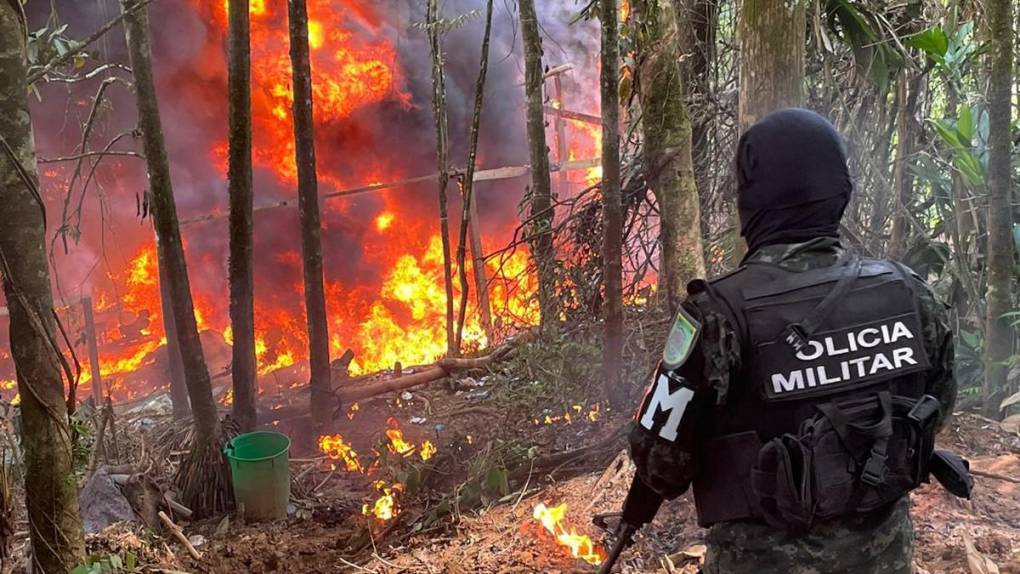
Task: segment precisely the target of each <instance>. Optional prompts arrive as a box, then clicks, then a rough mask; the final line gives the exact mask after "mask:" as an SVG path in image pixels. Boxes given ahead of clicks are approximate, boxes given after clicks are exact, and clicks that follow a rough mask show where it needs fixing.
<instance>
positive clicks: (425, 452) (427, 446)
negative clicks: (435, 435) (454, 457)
mask: <svg viewBox="0 0 1020 574" xmlns="http://www.w3.org/2000/svg"><path fill="white" fill-rule="evenodd" d="M436 450H437V449H436V446H435V445H434V444H432V441H430V440H427V441H425V442H423V443H421V450H420V451H418V455H419V456H420V457H421V459H422V460H428V459H430V458H432V456H433V455H435V454H436Z"/></svg>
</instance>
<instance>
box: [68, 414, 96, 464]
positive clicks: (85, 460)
mask: <svg viewBox="0 0 1020 574" xmlns="http://www.w3.org/2000/svg"><path fill="white" fill-rule="evenodd" d="M68 424H69V425H70V427H71V429H70V430H71V436H72V437H74V440H73V441H72V444H71V467H72V468H73V469H74V473H75V475H82V474H84V472H85V469H86V468H87V467H88V464H89V458H90V457H91V456H92V448H93V444H94V443H95V437H94V429H93V428H92V419H91V418H89V417H88V416H86V415H83V414H82V412H81V411H78V412H75V413H74V414H73V415H71V416H70V417H68Z"/></svg>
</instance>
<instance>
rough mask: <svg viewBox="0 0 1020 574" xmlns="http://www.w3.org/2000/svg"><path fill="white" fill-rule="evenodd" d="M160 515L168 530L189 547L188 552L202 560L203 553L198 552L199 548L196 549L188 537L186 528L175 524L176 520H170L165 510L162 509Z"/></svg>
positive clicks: (196, 558)
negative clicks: (185, 531)
mask: <svg viewBox="0 0 1020 574" xmlns="http://www.w3.org/2000/svg"><path fill="white" fill-rule="evenodd" d="M158 516H159V519H160V520H162V521H163V525H164V526H166V527H167V530H169V531H170V534H173V535H174V538H176V539H177V541H178V542H180V543H181V544H183V545H184V547H185V548H187V549H188V554H191V557H192V558H194V559H195V560H201V559H202V555H201V554H199V553H198V550H195V547H194V546H193V545H192V544H191V541H190V540H188V537H187V536H185V535H184V530H183V529H182V528H181V527H180V526H177V525H176V524H174V521H173V520H170V517H169V516H167V515H166V513H165V512H163V511H162V510H160V511H159V514H158Z"/></svg>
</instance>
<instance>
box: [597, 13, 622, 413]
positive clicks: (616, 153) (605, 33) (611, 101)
mask: <svg viewBox="0 0 1020 574" xmlns="http://www.w3.org/2000/svg"><path fill="white" fill-rule="evenodd" d="M601 3H602V12H601V16H600V18H601V20H602V70H601V78H600V89H601V101H602V201H603V208H602V234H603V235H602V266H603V282H604V288H605V313H606V316H605V332H604V340H603V347H602V379H603V384H605V392H606V398H608V399H609V404H610V405H611V406H612V407H614V408H618V407H620V406H621V405H622V403H623V400H624V398H625V396H626V393H625V392H624V389H623V387H622V385H621V379H620V375H621V370H622V368H623V202H622V199H621V193H620V88H619V84H620V38H619V23H618V21H617V18H618V16H617V13H618V9H617V4H616V0H601Z"/></svg>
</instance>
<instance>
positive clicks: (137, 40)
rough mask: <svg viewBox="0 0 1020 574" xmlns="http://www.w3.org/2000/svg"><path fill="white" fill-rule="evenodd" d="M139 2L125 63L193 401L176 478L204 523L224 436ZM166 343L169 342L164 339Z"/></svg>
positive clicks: (145, 15)
mask: <svg viewBox="0 0 1020 574" xmlns="http://www.w3.org/2000/svg"><path fill="white" fill-rule="evenodd" d="M138 1H139V0H121V12H122V13H125V14H127V16H126V17H125V18H124V30H125V33H126V35H127V45H128V58H129V61H130V63H131V69H132V71H133V72H134V77H135V99H136V102H137V106H138V127H139V128H140V130H141V132H142V145H143V148H144V150H145V158H146V162H147V163H148V169H149V186H150V204H151V210H152V219H153V223H154V225H155V227H156V237H157V243H158V246H159V249H160V250H161V256H160V257H161V262H162V263H164V264H165V266H164V275H163V277H164V278H165V279H166V283H167V291H168V292H169V294H170V299H171V308H172V311H173V318H174V325H175V326H176V329H177V339H178V342H179V343H180V350H181V358H182V363H183V365H184V382H185V384H186V385H187V387H188V397H189V398H190V399H191V413H192V417H193V421H194V430H195V432H194V436H193V438H192V441H191V445H190V449H189V450H190V453H189V454H188V457H187V458H186V459H185V460H184V462H183V463H182V464H181V466H180V468H179V469H178V473H177V486H178V488H179V489H180V491H181V495H182V499H183V500H182V502H183V503H184V504H185V505H186V506H188V507H190V508H191V509H192V510H193V511H195V514H196V516H198V517H203V516H208V515H210V514H212V513H215V512H218V511H220V510H223V509H224V508H225V507H226V505H227V504H228V503H229V502H228V500H227V494H228V493H229V492H230V484H229V474H228V472H229V471H228V470H227V468H226V462H225V460H224V458H223V453H222V451H221V448H222V441H223V438H224V437H223V436H221V434H220V425H219V420H218V416H217V412H216V402H215V401H214V400H213V394H212V385H211V384H210V380H209V370H208V369H207V368H206V364H205V357H204V355H203V353H202V343H201V339H200V338H199V334H198V324H197V322H196V320H195V308H194V304H193V302H192V299H191V289H190V286H189V284H188V269H187V265H186V263H185V260H184V246H183V244H182V243H181V232H180V227H179V225H178V221H177V206H176V204H175V202H174V192H173V186H172V184H171V181H170V162H169V161H168V160H167V155H166V144H165V142H164V140H163V127H162V125H161V121H160V117H159V103H158V102H157V99H156V84H155V80H154V79H153V75H152V61H151V58H152V51H151V49H150V47H149V11H148V8H147V7H143V8H139V9H137V10H134V11H132V7H133V6H134V5H135V4H136V3H137V2H138ZM168 340H169V337H168Z"/></svg>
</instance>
